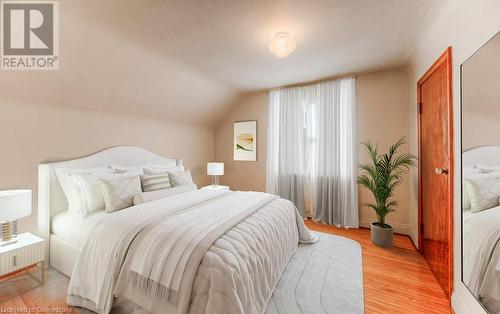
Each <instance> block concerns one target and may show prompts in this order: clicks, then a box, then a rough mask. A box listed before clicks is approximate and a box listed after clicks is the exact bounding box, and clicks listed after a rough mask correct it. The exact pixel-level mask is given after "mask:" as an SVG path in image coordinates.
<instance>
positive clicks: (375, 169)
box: [358, 137, 417, 247]
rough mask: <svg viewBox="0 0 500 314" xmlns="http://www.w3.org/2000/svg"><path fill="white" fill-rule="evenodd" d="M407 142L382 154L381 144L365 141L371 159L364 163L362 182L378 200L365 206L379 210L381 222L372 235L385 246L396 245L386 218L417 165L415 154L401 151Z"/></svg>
mask: <svg viewBox="0 0 500 314" xmlns="http://www.w3.org/2000/svg"><path fill="white" fill-rule="evenodd" d="M405 143H406V141H405V138H404V137H402V138H400V139H399V140H398V141H397V142H396V143H395V144H394V145H392V146H391V147H390V148H389V151H388V152H387V153H384V154H382V153H379V151H378V145H373V144H372V143H370V142H369V141H364V142H362V145H363V146H364V147H365V148H366V151H367V152H368V155H369V157H370V161H369V162H367V163H365V164H361V165H360V168H361V171H360V175H359V176H358V183H359V184H360V185H361V186H363V187H365V188H367V189H368V190H370V192H371V193H372V194H373V197H374V199H375V202H374V203H366V204H365V206H368V207H370V208H373V210H375V212H376V213H377V221H376V222H373V223H372V224H371V238H372V242H373V243H375V244H376V245H378V246H381V247H391V246H392V240H393V229H392V226H390V225H388V224H386V223H385V218H386V216H387V215H388V214H389V213H391V212H393V211H395V210H396V208H397V206H398V202H397V201H396V200H394V199H393V198H392V197H393V196H394V191H395V189H396V187H397V186H398V185H399V184H400V183H401V181H402V179H403V175H404V174H406V173H407V172H408V171H409V170H410V168H412V167H415V165H416V159H417V158H416V157H415V156H413V155H412V154H409V153H399V151H398V150H399V148H400V147H401V146H402V145H403V144H405Z"/></svg>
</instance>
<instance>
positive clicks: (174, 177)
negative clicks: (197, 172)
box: [168, 170, 193, 186]
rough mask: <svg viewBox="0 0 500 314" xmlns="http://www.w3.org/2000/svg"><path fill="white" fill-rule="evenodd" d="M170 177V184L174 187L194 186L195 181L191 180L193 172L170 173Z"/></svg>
mask: <svg viewBox="0 0 500 314" xmlns="http://www.w3.org/2000/svg"><path fill="white" fill-rule="evenodd" d="M168 177H169V179H170V184H172V186H179V185H186V184H192V183H193V179H192V178H191V172H190V171H189V170H188V171H181V172H170V171H169V172H168Z"/></svg>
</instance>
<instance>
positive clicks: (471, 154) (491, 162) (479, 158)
mask: <svg viewBox="0 0 500 314" xmlns="http://www.w3.org/2000/svg"><path fill="white" fill-rule="evenodd" d="M475 165H483V166H489V167H494V166H496V167H500V146H479V147H476V148H471V149H469V150H466V151H465V152H463V153H462V166H463V167H471V166H475Z"/></svg>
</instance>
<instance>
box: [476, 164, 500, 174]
mask: <svg viewBox="0 0 500 314" xmlns="http://www.w3.org/2000/svg"><path fill="white" fill-rule="evenodd" d="M478 168H479V173H492V172H500V167H486V166H481V165H479V166H478Z"/></svg>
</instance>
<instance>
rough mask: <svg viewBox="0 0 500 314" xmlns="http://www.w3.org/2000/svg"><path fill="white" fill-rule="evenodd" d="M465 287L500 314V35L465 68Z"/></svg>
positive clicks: (463, 243)
mask: <svg viewBox="0 0 500 314" xmlns="http://www.w3.org/2000/svg"><path fill="white" fill-rule="evenodd" d="M461 79H462V91H461V92H462V97H461V99H462V281H463V282H464V284H465V285H466V286H467V287H468V288H469V290H470V291H471V292H472V294H474V296H475V297H476V298H477V300H478V301H479V302H480V303H481V304H482V305H483V307H484V308H485V309H486V310H487V311H488V312H489V313H499V312H500V33H497V35H496V36H495V37H493V38H492V39H491V40H489V41H488V42H487V43H486V44H485V45H484V46H483V47H481V49H479V50H478V51H477V52H476V53H475V54H474V55H473V56H472V57H470V58H469V59H468V60H467V61H466V62H465V63H464V64H462V67H461Z"/></svg>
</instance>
